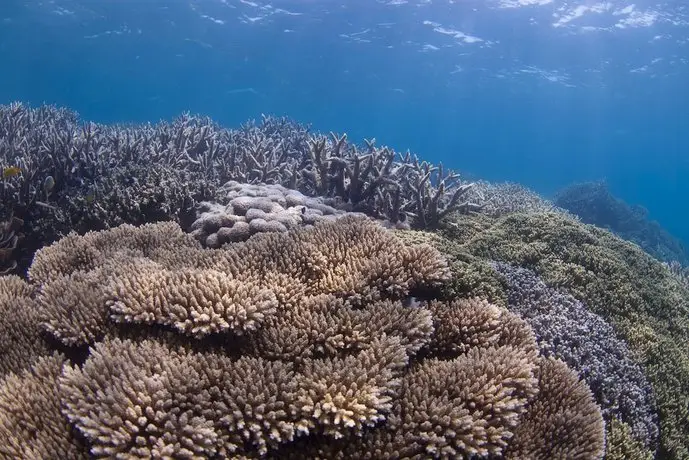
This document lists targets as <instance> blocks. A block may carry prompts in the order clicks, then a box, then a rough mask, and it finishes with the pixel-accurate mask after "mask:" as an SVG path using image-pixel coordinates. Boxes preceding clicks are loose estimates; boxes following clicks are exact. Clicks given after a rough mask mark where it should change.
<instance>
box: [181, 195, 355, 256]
mask: <svg viewBox="0 0 689 460" xmlns="http://www.w3.org/2000/svg"><path fill="white" fill-rule="evenodd" d="M216 199H217V200H218V202H202V203H199V204H198V205H197V219H196V220H195V221H194V222H193V223H192V224H191V227H190V229H191V234H192V235H194V237H195V238H196V239H198V240H199V242H201V244H203V245H204V246H206V247H210V248H217V247H220V246H222V245H223V244H225V243H232V242H238V241H246V240H247V239H249V238H250V237H251V235H254V234H256V233H262V232H266V233H268V232H275V233H284V232H286V231H287V230H288V229H290V228H294V227H296V226H299V225H313V224H315V223H316V222H321V221H324V220H334V219H337V218H340V217H342V216H345V215H347V214H351V213H348V212H347V210H346V209H347V206H346V205H345V204H343V203H342V202H341V200H335V199H329V200H327V199H326V200H324V199H322V198H312V197H308V196H306V195H304V194H303V193H301V192H299V191H297V190H291V189H288V188H286V187H283V186H282V185H278V184H241V183H239V182H236V181H230V182H228V183H226V184H224V185H223V186H222V187H220V188H219V189H218V191H217V193H216Z"/></svg>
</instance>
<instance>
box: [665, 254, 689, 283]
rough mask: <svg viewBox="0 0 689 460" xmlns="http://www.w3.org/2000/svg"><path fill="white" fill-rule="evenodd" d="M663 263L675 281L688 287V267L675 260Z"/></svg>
mask: <svg viewBox="0 0 689 460" xmlns="http://www.w3.org/2000/svg"><path fill="white" fill-rule="evenodd" d="M664 265H665V266H666V267H667V269H668V270H670V273H672V276H674V277H675V279H676V280H677V281H679V282H680V283H682V284H683V285H684V286H685V287H686V288H687V289H689V267H683V266H682V264H680V263H679V262H678V261H676V260H673V261H672V262H670V263H667V262H665V264H664Z"/></svg>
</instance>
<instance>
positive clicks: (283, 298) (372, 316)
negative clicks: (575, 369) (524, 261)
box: [0, 217, 603, 458]
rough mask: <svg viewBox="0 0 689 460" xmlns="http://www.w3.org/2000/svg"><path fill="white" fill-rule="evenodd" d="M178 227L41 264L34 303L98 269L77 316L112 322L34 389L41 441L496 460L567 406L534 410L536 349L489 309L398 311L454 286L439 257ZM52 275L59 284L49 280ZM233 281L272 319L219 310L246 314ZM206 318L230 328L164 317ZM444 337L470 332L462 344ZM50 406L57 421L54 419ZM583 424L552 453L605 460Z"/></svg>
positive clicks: (335, 233)
mask: <svg viewBox="0 0 689 460" xmlns="http://www.w3.org/2000/svg"><path fill="white" fill-rule="evenodd" d="M171 229H172V227H171V225H170V224H157V225H151V226H145V227H141V228H140V233H141V234H140V235H139V234H138V233H137V230H136V229H133V228H130V227H125V228H123V229H122V230H119V229H113V230H108V231H105V232H102V233H101V234H89V235H85V236H83V237H79V238H81V239H83V240H84V241H82V242H80V241H79V238H76V237H68V238H67V242H66V243H65V244H64V245H61V243H60V242H58V243H57V244H56V245H54V246H53V247H49V248H46V250H45V251H46V253H48V254H46V255H45V256H43V255H41V254H40V253H39V255H38V256H37V257H36V262H37V263H38V266H39V267H41V269H40V270H36V271H35V272H33V273H34V276H32V280H34V281H33V282H34V283H36V285H35V287H36V288H37V289H38V290H40V291H41V292H48V291H49V287H50V286H51V285H54V284H55V283H61V289H60V290H62V289H69V288H68V286H69V282H68V279H67V278H68V277H71V278H70V279H74V280H78V279H79V278H78V277H79V276H82V275H83V276H84V277H85V279H86V280H87V281H88V280H89V278H88V275H89V274H92V273H97V276H98V277H102V278H100V279H101V280H102V285H103V289H102V291H101V292H100V293H98V294H97V295H95V296H94V297H93V298H90V299H89V298H88V297H87V296H82V297H81V298H80V301H79V302H81V303H83V304H84V306H85V307H86V306H91V307H92V308H94V309H95V310H100V311H104V312H105V316H104V324H103V325H102V330H101V332H100V333H99V334H92V335H90V336H89V337H88V339H87V340H85V342H86V343H85V346H82V347H79V349H80V350H82V351H81V353H83V354H81V353H75V351H76V350H75V349H74V348H73V347H70V346H69V345H70V343H65V345H67V346H66V347H65V350H66V352H67V353H68V355H69V356H70V361H68V362H66V363H64V364H60V363H61V361H60V362H57V361H56V362H55V367H54V368H53V369H54V370H53V371H52V373H51V374H50V375H51V376H57V375H58V373H59V377H57V384H55V377H51V378H50V379H47V381H45V382H44V383H43V384H44V385H49V386H50V390H49V391H48V390H47V389H40V391H38V393H37V394H46V395H49V399H50V401H47V402H46V404H44V407H40V408H36V409H35V410H36V411H37V412H39V413H40V412H41V411H42V410H46V411H48V413H47V414H45V415H46V416H45V417H44V418H43V419H42V420H44V421H45V426H43V427H42V428H41V429H40V430H39V432H38V433H37V434H36V435H37V436H39V437H41V439H49V440H51V443H55V445H56V446H59V445H70V444H69V443H70V442H71V441H70V440H71V439H73V431H72V430H76V432H77V433H78V434H79V436H80V437H83V440H84V442H85V445H84V450H87V451H88V453H89V454H90V455H91V456H96V457H115V458H124V457H126V458H150V457H176V458H178V457H186V458H208V457H237V458H250V457H257V456H266V457H280V458H287V457H289V456H290V455H294V454H295V453H297V452H298V455H300V456H301V458H318V457H319V455H322V454H325V456H327V457H328V458H338V457H340V458H343V457H344V458H352V457H354V458H367V457H368V458H394V457H395V456H396V454H395V453H400V454H402V455H400V456H404V457H409V458H423V457H425V458H428V457H429V456H432V457H438V458H447V457H448V456H457V455H465V456H469V455H472V454H479V455H482V456H487V455H500V454H501V453H504V451H505V449H507V448H508V447H509V446H510V443H511V439H512V437H513V432H514V431H515V430H516V429H517V428H518V427H519V425H520V423H521V419H522V417H523V416H524V415H525V414H529V413H530V412H529V411H530V410H531V409H530V407H532V406H533V407H545V408H550V407H556V406H557V404H554V403H553V402H552V401H551V402H543V403H542V404H540V406H538V402H539V401H540V400H541V395H540V394H539V392H538V389H537V383H538V380H537V378H536V376H537V366H538V357H537V346H536V342H535V338H534V335H533V333H532V332H531V331H530V329H529V327H528V325H527V324H526V323H525V322H523V321H522V320H519V319H518V318H517V317H516V316H515V315H513V314H511V313H509V312H506V311H505V310H502V309H499V308H498V307H495V306H493V305H491V304H489V303H486V302H481V301H479V300H471V301H459V300H456V301H454V302H451V303H445V302H440V301H436V302H432V303H431V304H428V306H426V304H425V303H420V304H418V305H416V306H410V305H407V304H406V300H407V299H408V298H409V296H410V295H414V294H416V293H418V292H423V293H425V295H431V294H433V293H435V294H437V293H438V288H439V287H440V285H441V284H442V283H443V282H445V281H446V280H447V277H448V274H449V272H448V268H447V266H446V264H445V261H444V260H443V258H442V257H441V255H440V253H439V252H438V251H437V250H435V249H433V248H431V247H429V246H425V245H421V246H418V245H408V244H404V243H402V242H401V241H400V240H398V239H397V238H396V237H395V236H394V233H393V232H391V231H389V230H386V229H384V228H383V227H382V226H380V225H378V224H376V223H374V222H371V221H369V220H367V219H361V218H355V217H344V218H342V219H340V220H338V221H337V222H336V223H319V224H317V225H315V226H314V227H313V228H311V229H297V230H292V231H290V232H288V233H286V234H268V235H258V236H257V237H255V238H252V239H251V240H249V241H247V242H245V243H241V244H235V245H231V246H229V247H228V248H226V249H224V250H210V249H201V248H200V247H198V245H197V244H195V243H196V242H195V241H194V240H192V242H193V243H194V244H189V245H181V246H180V247H179V248H176V247H174V246H173V245H170V242H169V241H168V240H166V239H165V238H163V236H164V234H165V232H169V231H170V230H171ZM171 239H172V240H175V239H176V237H175V233H174V232H173V233H172V234H171ZM116 241H120V242H122V244H120V245H117V244H115V242H116ZM177 241H180V242H182V243H184V242H185V241H186V242H188V241H189V240H187V239H184V238H181V239H177ZM86 242H88V243H89V244H91V245H93V246H94V247H97V249H96V250H95V251H94V252H88V251H85V253H86V254H88V255H89V257H86V258H76V259H75V258H66V259H65V266H64V267H59V264H58V260H59V256H60V254H63V255H64V254H67V253H68V250H69V249H70V248H75V247H76V248H78V247H82V246H81V245H82V244H83V243H86ZM178 250H179V251H180V254H177V255H174V254H175V253H176V251H178ZM51 264H53V265H52V266H54V267H55V270H56V271H57V272H58V275H57V276H49V275H47V274H46V270H47V269H48V268H49V267H50V266H51ZM99 271H100V272H99ZM94 276H95V275H94ZM221 276H222V277H221ZM39 280H40V281H39ZM137 282H138V283H139V284H137ZM234 282H236V283H242V284H243V283H248V282H252V283H254V286H255V287H256V288H257V289H259V290H265V291H266V292H268V293H269V296H270V305H271V307H274V308H270V309H268V310H265V311H264V313H265V315H264V317H263V318H262V319H261V321H257V322H255V323H252V325H251V327H245V326H246V325H247V324H248V323H242V322H241V321H240V322H235V321H234V320H244V319H247V318H249V317H248V316H245V315H243V313H242V312H241V309H238V308H226V307H227V306H228V305H244V306H247V305H249V304H253V302H246V303H243V302H244V301H245V300H246V299H243V298H233V297H232V293H231V292H230V291H231V290H232V289H234V287H237V286H239V284H236V285H235V284H233V283H234ZM75 284H76V288H77V289H83V287H84V285H83V284H79V282H76V281H75ZM136 286H140V287H139V288H136ZM57 291H59V290H56V292H57ZM228 292H229V295H228ZM101 294H103V295H104V296H105V297H101ZM104 298H105V301H104V300H103V299H104ZM56 300H57V299H51V298H50V295H46V297H45V298H43V299H42V301H41V305H42V307H43V308H42V311H41V313H42V315H44V317H51V316H52V315H55V317H54V318H53V319H54V320H57V321H60V319H59V318H60V315H64V311H65V309H64V308H63V307H59V308H53V303H54V302H55V301H56ZM103 308H104V310H103ZM125 309H126V310H128V311H129V310H130V309H138V311H140V312H141V317H138V316H136V315H129V314H123V312H124V310H125ZM209 309H210V310H212V311H213V312H214V315H211V316H209V317H210V318H212V319H213V320H218V321H219V320H220V319H222V320H223V321H224V323H218V324H222V325H223V326H224V325H227V327H219V328H212V330H210V331H208V330H206V329H204V327H205V326H202V327H201V329H195V327H194V326H193V325H192V326H187V323H184V324H183V325H182V327H177V326H176V325H175V323H173V322H171V321H170V318H173V317H174V318H178V317H182V316H183V315H186V318H190V319H191V321H192V323H193V321H196V320H198V319H201V321H202V324H208V323H207V322H205V321H206V319H205V318H202V316H203V315H204V314H206V313H207V312H208V311H209ZM144 312H145V313H144ZM175 315H176V316H175ZM180 315H181V316H180ZM482 318H491V319H489V320H488V323H487V324H486V325H483V324H481V321H482ZM79 321H80V319H79V317H78V316H76V317H75V325H76V324H77V323H78V322H79ZM249 321H251V320H249ZM448 325H460V326H459V327H462V326H461V325H467V327H466V328H465V329H463V331H464V332H463V333H462V334H454V333H453V330H452V328H451V327H449V326H448ZM468 325H474V326H471V327H469V326H468ZM47 330H48V332H49V333H54V329H51V328H47ZM436 330H437V333H438V336H437V337H436V336H435V334H436ZM207 332H211V333H210V334H209V333H207ZM56 338H58V339H61V337H60V336H57V337H56ZM457 342H462V343H457ZM58 368H59V372H58ZM18 378H19V380H14V379H15V377H9V378H8V379H6V380H4V381H0V394H2V392H3V391H7V389H8V388H9V386H13V387H16V386H17V385H18V384H21V383H22V382H24V381H26V382H29V380H30V378H31V376H30V375H28V374H22V375H20V376H19V377H18ZM553 378H558V376H557V375H554V377H553ZM546 380H547V378H546V377H542V378H541V381H542V385H546V384H549V385H550V386H549V387H548V388H560V387H562V385H561V384H559V383H558V382H547V381H546ZM13 382H14V383H13ZM567 388H569V387H567ZM448 389H451V390H452V391H448ZM543 396H544V397H546V396H547V397H549V398H555V399H557V397H558V396H560V395H555V396H553V394H552V393H549V394H546V393H544V394H543ZM578 403H579V404H578V405H577V406H576V407H569V406H567V410H569V411H570V413H572V414H574V415H575V417H574V420H576V421H579V420H586V421H587V422H591V421H594V422H595V414H598V417H600V412H599V410H598V408H597V406H596V404H595V402H594V401H593V400H592V398H590V397H586V395H584V396H583V397H582V398H581V399H580V400H578ZM56 407H61V408H62V414H63V416H64V418H62V419H60V418H55V417H54V408H56ZM557 407H561V406H557ZM558 410H559V409H558ZM50 411H53V412H50ZM49 414H53V415H49ZM36 415H37V414H36ZM549 415H551V414H550V413H549V412H547V411H545V413H544V414H543V416H544V417H547V416H549ZM31 416H34V415H33V414H32V415H31ZM26 418H27V415H26V414H21V411H20V412H19V413H18V418H16V419H13V420H9V421H8V423H7V426H8V430H7V431H5V432H4V433H5V435H4V436H2V433H3V432H2V431H0V449H3V448H5V447H6V446H8V445H9V446H11V445H12V442H13V441H12V439H13V438H12V439H10V436H11V435H10V434H9V433H12V430H14V429H16V428H15V427H14V424H17V423H21V420H23V419H26ZM65 421H67V422H69V423H68V424H65ZM565 425H566V426H569V425H567V422H566V421H565ZM590 425H591V427H590V428H589V430H588V431H582V430H581V428H580V427H579V426H578V425H576V424H575V425H572V430H573V435H572V436H570V437H568V438H567V440H566V443H564V444H563V443H560V441H559V440H557V439H552V440H551V441H552V444H556V445H551V444H548V445H547V446H546V448H550V449H553V450H554V451H559V452H579V451H582V450H587V451H590V452H591V458H596V457H598V454H597V453H596V452H594V451H593V450H592V449H591V447H590V446H595V445H597V444H596V443H598V444H602V442H603V430H602V424H601V425H600V427H599V428H600V429H597V427H598V425H596V424H595V423H592V424H590ZM557 427H562V424H561V423H559V422H558V425H557ZM53 433H57V438H59V439H56V436H55V435H53ZM46 448H47V449H57V447H55V446H53V445H52V444H51V445H50V446H47V447H46ZM82 452H83V451H82Z"/></svg>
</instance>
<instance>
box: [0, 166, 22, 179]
mask: <svg viewBox="0 0 689 460" xmlns="http://www.w3.org/2000/svg"><path fill="white" fill-rule="evenodd" d="M21 173H22V168H20V167H19V166H8V167H6V168H5V169H3V170H2V178H3V179H9V178H10V177H16V176H18V175H20V174H21Z"/></svg>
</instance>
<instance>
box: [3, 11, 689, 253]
mask: <svg viewBox="0 0 689 460" xmlns="http://www.w3.org/2000/svg"><path fill="white" fill-rule="evenodd" d="M0 62H1V63H2V70H0V103H9V102H11V101H23V102H28V103H31V104H33V105H38V104H40V103H43V102H47V103H52V104H58V105H62V106H67V107H69V108H72V109H74V110H76V111H77V112H79V113H80V114H81V115H82V117H84V118H86V119H90V120H93V121H98V122H148V121H151V122H155V121H158V120H160V119H168V120H169V119H172V118H174V117H175V116H177V115H179V114H181V113H182V112H185V111H190V112H193V113H199V114H204V115H208V116H210V117H212V118H214V119H215V120H216V121H218V122H219V123H220V124H223V125H226V126H229V127H235V126H238V125H239V124H240V123H243V122H245V121H246V120H248V119H249V118H256V117H259V116H260V114H261V113H266V114H277V115H287V116H289V117H292V118H294V119H296V120H298V121H301V122H304V123H308V124H311V125H312V127H313V128H314V129H316V130H321V131H335V132H339V133H342V132H346V133H348V136H349V138H350V139H351V140H354V141H360V140H363V139H364V138H373V137H375V138H376V139H377V140H378V142H379V143H381V144H386V145H389V146H391V147H394V148H395V149H396V150H399V151H405V150H407V149H409V150H411V151H412V152H414V153H416V154H418V155H419V156H421V157H423V158H424V159H427V160H430V161H432V162H440V161H442V162H443V163H444V164H445V165H447V166H449V167H451V168H453V169H456V170H459V171H461V172H465V173H467V174H470V175H472V176H476V177H480V178H484V179H487V180H491V181H515V182H520V183H522V184H524V185H526V186H528V187H530V188H532V189H534V190H536V191H537V192H540V193H542V194H544V195H546V196H548V195H551V194H552V193H553V192H555V191H556V190H557V189H559V188H561V187H564V186H566V185H568V184H570V183H572V182H579V181H588V180H600V179H605V180H606V181H607V182H608V184H609V185H610V188H611V190H612V192H613V193H614V194H615V195H617V196H619V197H620V198H622V199H624V200H626V201H627V202H629V203H631V204H640V205H643V206H645V207H646V208H648V210H649V212H650V217H651V218H652V219H655V220H658V221H659V222H660V223H661V224H662V225H663V226H664V227H665V228H666V229H668V230H669V231H670V232H672V233H673V234H674V235H675V236H678V237H680V238H683V239H684V240H685V241H688V242H689V212H688V211H689V110H688V107H689V5H687V3H686V2H683V1H668V2H660V3H657V2H650V1H631V0H624V1H620V0H614V1H608V2H597V1H571V2H570V1H562V0H482V1H459V0H457V1H447V0H446V1H437V0H425V1H424V0H422V1H405V0H387V1H374V0H365V1H364V0H347V1H340V2H335V1H329V0H321V1H313V0H300V1H296V0H291V1H286V0H274V1H270V2H268V1H248V0H239V1H235V0H195V1H187V0H167V1H163V0H136V1H135V0H54V1H37V0H27V1H20V0H3V1H2V2H1V4H0Z"/></svg>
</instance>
